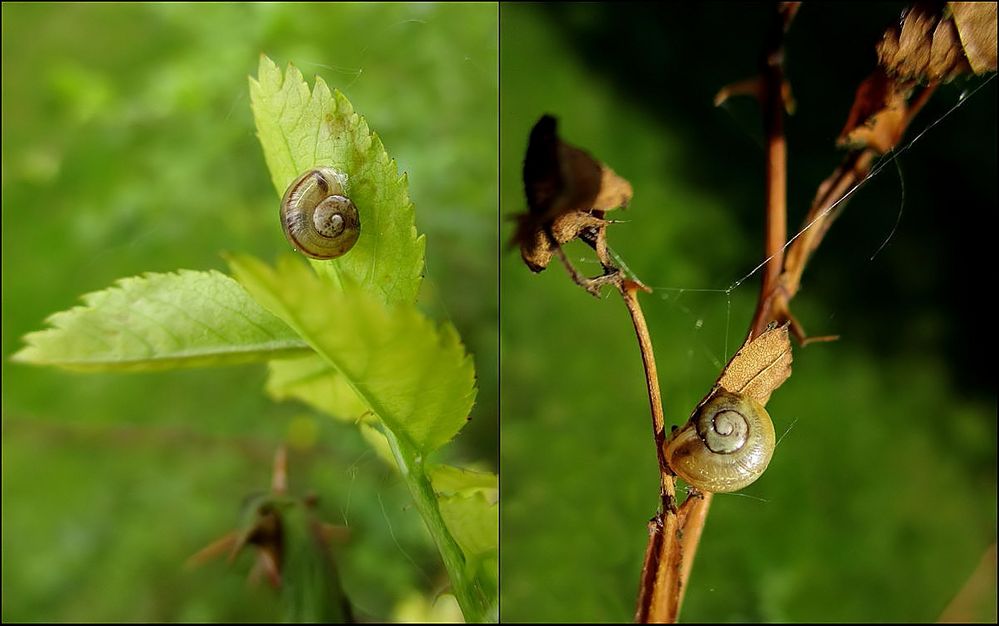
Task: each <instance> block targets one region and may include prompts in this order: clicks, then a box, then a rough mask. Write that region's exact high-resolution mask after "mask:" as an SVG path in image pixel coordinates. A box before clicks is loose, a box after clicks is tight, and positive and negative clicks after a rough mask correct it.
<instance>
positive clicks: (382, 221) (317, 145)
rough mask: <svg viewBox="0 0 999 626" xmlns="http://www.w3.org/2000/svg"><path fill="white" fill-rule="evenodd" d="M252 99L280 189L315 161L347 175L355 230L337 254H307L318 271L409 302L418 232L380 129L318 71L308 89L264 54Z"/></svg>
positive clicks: (417, 263) (416, 270)
mask: <svg viewBox="0 0 999 626" xmlns="http://www.w3.org/2000/svg"><path fill="white" fill-rule="evenodd" d="M250 101H251V104H252V106H253V116H254V119H255V120H256V124H257V135H258V137H259V138H260V144H261V146H263V150H264V157H265V158H266V160H267V166H268V167H269V168H270V171H271V179H272V180H273V181H274V187H275V188H276V189H277V192H278V195H279V196H281V195H283V194H284V191H285V189H286V188H287V187H288V185H289V184H290V183H291V182H292V181H293V180H294V179H295V178H296V177H298V176H299V175H300V174H302V173H303V172H305V171H307V170H309V169H312V168H313V167H316V166H318V165H328V166H332V167H334V168H335V169H337V170H339V171H340V172H342V173H344V174H346V176H347V182H348V188H347V194H348V195H349V196H350V198H351V200H353V202H354V204H355V205H357V210H358V212H359V214H360V219H361V236H360V238H359V239H358V241H357V243H356V244H355V245H354V247H353V248H352V249H351V250H350V252H348V253H347V254H345V255H344V256H342V257H340V258H338V259H333V260H329V261H316V260H311V261H310V262H311V263H312V264H313V266H314V267H315V268H316V271H317V272H319V273H320V274H321V275H324V276H326V277H328V278H330V279H331V282H333V283H334V284H337V285H342V284H343V282H345V281H349V282H354V283H357V284H359V285H362V286H364V287H365V288H366V289H367V290H369V291H371V292H373V293H376V294H378V295H379V296H380V297H381V299H382V300H383V301H384V302H387V303H399V302H413V301H414V300H415V299H416V294H417V292H418V291H419V289H420V282H421V280H422V278H423V260H424V247H425V239H424V237H423V236H422V235H421V236H417V234H416V225H415V222H414V217H413V203H412V202H411V201H410V199H409V191H408V187H409V185H408V181H407V179H406V176H405V175H402V176H400V175H399V171H398V168H397V167H396V163H395V161H393V160H391V159H389V157H388V154H386V152H385V147H384V146H383V145H382V142H381V140H380V139H379V138H378V135H377V134H375V133H372V132H371V131H370V130H369V129H368V125H367V123H366V122H365V121H364V118H363V117H361V116H360V115H358V114H356V113H354V108H353V107H352V106H351V104H350V102H349V101H348V100H347V98H346V97H345V96H344V95H343V94H342V93H340V92H339V91H335V92H332V93H331V92H330V89H329V87H327V86H326V83H325V81H323V79H322V78H320V77H316V84H315V87H314V88H313V89H312V90H311V91H310V90H309V86H308V85H307V84H306V83H305V80H304V79H303V77H302V73H301V72H300V71H299V70H298V69H297V68H295V67H294V66H292V65H289V66H288V70H287V71H286V72H285V73H284V74H282V72H281V70H280V69H278V67H277V65H275V63H274V62H273V61H271V60H270V59H269V58H268V57H266V56H263V55H261V57H260V68H259V70H258V72H257V78H256V79H253V78H250ZM276 215H277V207H276V206H275V216H276Z"/></svg>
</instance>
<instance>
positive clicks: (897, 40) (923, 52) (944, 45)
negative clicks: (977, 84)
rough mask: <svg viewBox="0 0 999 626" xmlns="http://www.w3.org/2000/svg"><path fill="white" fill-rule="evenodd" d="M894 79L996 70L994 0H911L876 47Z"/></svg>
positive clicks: (931, 78) (923, 79)
mask: <svg viewBox="0 0 999 626" xmlns="http://www.w3.org/2000/svg"><path fill="white" fill-rule="evenodd" d="M877 51H878V62H879V64H880V66H881V67H883V68H884V70H885V71H886V72H887V73H888V75H889V76H891V77H892V78H894V79H895V80H897V81H902V82H905V81H920V82H936V81H949V80H952V79H954V78H955V77H957V76H959V75H961V74H969V73H973V74H982V73H984V72H994V71H995V70H996V3H995V2H948V3H947V4H946V5H944V6H941V5H938V4H933V3H916V4H915V5H913V6H912V8H910V9H909V10H908V11H907V12H906V13H905V15H904V16H903V18H902V21H901V23H900V24H899V25H898V26H893V27H891V28H889V29H888V30H887V31H886V32H885V34H884V37H883V38H882V40H881V42H880V43H879V44H878V46H877Z"/></svg>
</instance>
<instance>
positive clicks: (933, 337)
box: [500, 3, 997, 622]
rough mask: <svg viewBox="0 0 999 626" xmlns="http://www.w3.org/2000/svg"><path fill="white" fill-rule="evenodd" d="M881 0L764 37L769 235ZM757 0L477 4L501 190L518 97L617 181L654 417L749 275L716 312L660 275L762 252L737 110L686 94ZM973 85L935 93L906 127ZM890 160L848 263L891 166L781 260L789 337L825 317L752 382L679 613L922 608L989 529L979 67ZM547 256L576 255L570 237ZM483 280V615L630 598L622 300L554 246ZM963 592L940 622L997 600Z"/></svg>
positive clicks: (732, 49)
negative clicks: (626, 202)
mask: <svg viewBox="0 0 999 626" xmlns="http://www.w3.org/2000/svg"><path fill="white" fill-rule="evenodd" d="M903 6H904V5H902V4H900V3H888V4H867V3H865V4H864V5H863V6H860V5H850V4H842V5H830V4H823V3H805V4H804V5H803V6H802V8H801V11H800V13H799V14H798V17H797V19H796V21H795V23H794V25H793V27H792V29H791V32H790V34H789V36H788V40H787V71H788V75H789V78H790V80H791V83H792V86H793V89H794V93H795V96H796V99H797V103H798V110H797V113H796V114H795V115H794V116H793V117H791V118H790V119H789V120H788V122H787V137H788V142H789V166H788V169H789V213H790V214H789V223H790V224H791V228H792V229H794V231H796V229H797V228H798V225H799V224H800V221H801V219H802V217H803V215H804V213H805V211H806V210H807V208H808V205H809V203H810V201H811V198H812V196H813V194H814V192H815V189H816V187H817V186H818V184H819V183H820V182H821V181H822V180H823V179H824V178H825V177H826V176H827V175H829V174H830V173H831V172H832V170H833V169H834V168H835V166H836V165H837V164H838V162H839V161H840V159H841V158H842V155H841V154H840V153H838V152H837V151H836V150H835V148H834V141H835V138H836V136H837V135H838V133H839V131H840V129H841V128H842V125H843V123H844V122H845V120H846V116H847V112H848V111H849V108H850V104H851V102H852V100H853V96H854V90H855V89H856V86H857V85H858V83H859V82H860V81H861V80H862V79H863V78H864V77H865V76H866V75H867V74H868V73H869V72H870V71H871V69H872V68H873V65H874V62H875V56H874V43H875V42H876V41H877V40H878V38H879V37H880V34H881V33H882V32H883V31H884V28H885V27H887V26H888V25H890V24H892V23H895V22H896V20H897V19H898V16H899V15H900V13H901V10H902V8H903ZM770 9H771V5H765V4H717V3H711V4H701V3H681V4H672V5H670V7H669V9H668V10H665V9H662V8H660V7H656V6H655V5H627V4H623V3H614V4H604V5H600V4H585V5H582V4H580V5H577V4H557V5H547V6H542V5H523V4H503V5H502V6H501V10H500V85H501V90H500V92H501V93H500V111H501V113H500V128H501V137H500V145H501V155H500V164H501V175H500V181H501V182H500V193H501V213H503V214H504V215H507V216H508V215H511V214H514V213H517V212H520V211H522V210H524V208H525V206H526V205H525V201H524V199H523V191H522V184H521V179H520V176H521V163H522V159H523V155H524V150H525V148H526V142H527V137H528V133H529V131H530V129H531V126H532V125H533V124H534V122H535V121H536V120H537V119H538V117H540V116H541V115H542V114H543V113H551V114H554V115H557V116H558V117H559V119H560V131H561V134H562V136H563V137H564V138H565V139H567V140H568V141H570V142H572V143H575V144H577V145H580V146H583V147H585V148H587V149H588V150H590V151H591V152H592V153H593V154H594V155H596V156H597V157H598V158H600V159H601V160H603V161H605V162H606V163H607V164H609V165H610V166H611V167H613V168H614V169H615V170H616V171H617V172H618V173H619V174H621V175H622V176H624V177H626V178H628V179H629V180H630V181H631V182H632V184H633V185H634V189H635V197H634V200H633V202H632V205H631V206H630V207H629V208H628V210H627V211H624V212H620V213H616V214H614V215H613V217H614V218H616V219H622V220H626V221H627V223H624V224H619V225H614V226H612V227H611V228H610V231H609V240H610V243H611V246H612V247H613V248H614V249H615V251H617V252H618V253H619V254H620V255H621V256H622V257H623V258H624V260H625V261H626V262H627V264H628V265H629V267H630V268H631V270H633V271H634V272H635V273H636V274H637V276H638V277H639V278H641V279H642V280H643V281H644V282H645V283H647V284H649V285H651V286H654V287H657V288H660V289H657V290H656V291H655V292H654V293H653V294H650V295H644V296H642V302H643V306H644V308H645V314H646V317H647V318H648V322H649V325H650V326H651V332H652V337H653V342H654V344H655V347H656V351H657V352H656V358H657V360H658V364H659V374H660V382H661V384H662V388H663V396H664V402H665V411H666V416H667V420H668V422H670V423H672V424H679V423H681V422H683V421H685V420H686V418H687V417H688V415H689V413H690V411H691V410H692V408H693V407H694V406H695V404H696V403H697V401H699V400H700V399H701V397H702V396H703V395H704V394H705V393H706V392H707V391H708V389H709V388H710V386H711V384H712V383H713V382H714V380H715V378H716V377H717V375H718V373H719V371H720V368H721V364H722V363H724V362H725V361H726V360H727V357H728V356H729V355H730V354H731V353H732V352H733V351H734V350H735V349H736V348H737V347H738V345H739V344H740V343H741V342H742V340H743V338H744V337H745V332H746V329H747V326H748V323H749V319H750V317H751V316H752V310H753V307H754V304H755V301H756V296H757V291H758V289H759V282H758V281H759V276H758V275H756V276H754V277H753V278H752V279H751V280H748V281H746V283H745V284H743V285H742V286H741V287H740V288H738V289H736V290H735V291H734V292H733V293H732V295H731V307H729V299H728V297H727V296H726V295H725V294H724V293H717V292H706V293H705V292H690V291H688V292H683V293H681V292H679V291H675V290H670V289H663V288H687V289H691V288H696V289H720V290H723V289H725V288H726V287H727V286H728V285H730V284H731V283H733V282H734V281H735V280H737V279H738V278H740V277H742V276H744V275H745V274H747V273H748V272H749V271H750V270H751V269H752V268H753V267H754V266H756V265H757V263H759V262H760V260H761V258H762V228H763V225H762V199H763V150H762V143H761V142H762V132H761V130H760V126H761V123H760V115H759V108H758V106H757V105H756V103H755V102H753V101H751V100H748V99H738V100H733V101H732V102H731V103H730V104H728V105H726V106H724V107H723V108H720V109H715V108H713V107H712V98H713V96H714V94H715V92H716V91H717V90H718V89H719V88H720V87H721V86H723V85H725V84H727V83H729V82H733V81H738V80H741V79H744V78H747V77H749V76H751V75H753V74H754V73H755V72H756V68H757V58H758V54H759V52H760V50H761V46H762V45H763V41H764V37H765V35H766V29H767V26H768V23H769V22H768V20H769V11H770ZM982 82H983V79H974V80H968V81H958V82H956V83H954V84H951V85H947V86H945V87H943V88H941V89H940V90H939V92H938V93H937V94H936V95H935V96H934V98H933V100H932V101H931V103H930V104H929V105H928V106H927V108H926V109H925V110H924V111H923V113H921V114H920V116H919V118H918V119H917V121H916V122H915V123H914V126H913V132H912V133H911V134H910V137H912V136H914V135H915V134H916V133H918V131H919V130H921V129H922V128H925V127H926V126H927V125H928V124H929V123H930V122H932V121H933V120H936V119H937V118H939V117H940V116H942V115H943V114H944V113H945V112H946V110H947V109H948V108H950V107H951V106H953V105H954V104H956V103H957V102H958V100H959V98H961V96H962V92H965V91H970V90H971V89H973V88H974V87H976V86H978V85H980V84H981V83H982ZM900 165H901V169H902V172H903V175H904V196H905V199H904V210H903V213H902V216H901V223H900V224H899V227H898V230H897V232H896V233H895V234H894V236H893V237H892V239H891V241H890V242H889V243H888V245H887V246H886V247H885V248H884V249H883V250H882V251H881V252H880V254H878V255H877V256H876V257H875V258H874V260H873V261H872V260H870V257H871V256H872V255H873V254H874V252H875V250H877V249H878V247H879V245H880V244H881V242H882V241H883V240H884V239H885V238H886V237H887V235H888V233H889V232H890V231H891V229H892V225H893V224H894V223H895V220H896V217H897V215H898V213H899V206H900V203H901V196H902V193H903V192H902V188H903V185H902V184H901V183H900V181H899V176H898V173H897V172H896V170H895V168H894V167H893V166H889V167H888V168H886V169H885V170H884V171H883V172H882V174H881V175H880V176H878V177H877V178H875V179H874V180H872V181H871V182H870V183H869V184H868V185H866V186H865V187H864V188H863V189H862V190H860V191H859V192H858V193H857V194H856V195H855V196H854V198H853V199H852V201H851V202H850V204H849V206H848V208H847V210H846V212H845V213H844V214H843V216H842V217H841V218H840V220H839V221H838V222H837V223H836V224H835V225H834V226H833V228H832V230H831V232H830V234H829V236H828V237H827V239H826V241H825V242H824V243H823V245H822V247H821V248H820V249H819V251H818V253H817V255H816V256H815V257H814V258H813V260H812V262H811V263H810V265H809V267H808V269H807V271H806V272H805V275H804V284H803V288H802V291H801V293H800V295H799V296H798V297H797V298H796V299H795V300H794V302H793V303H792V308H793V311H794V313H795V314H796V316H797V317H798V318H799V319H800V320H801V322H802V323H803V324H804V326H805V328H806V329H807V330H808V331H809V332H810V333H811V334H813V335H828V334H839V335H841V336H842V338H841V339H840V340H839V341H838V342H835V343H827V344H817V345H812V346H809V347H807V348H805V349H796V350H795V355H794V358H795V363H794V374H793V375H792V377H791V378H790V380H789V381H788V382H787V383H785V385H784V386H783V387H782V388H781V389H780V390H779V391H778V392H777V393H775V394H774V396H773V399H772V400H771V401H770V403H769V405H768V409H769V411H770V413H771V415H772V416H773V418H774V420H775V427H776V429H777V431H778V436H780V434H782V433H786V435H785V436H784V438H783V439H782V441H781V443H780V445H779V446H778V448H777V451H776V454H775V456H774V459H773V461H772V463H771V465H770V468H769V469H768V471H767V473H766V474H765V475H764V476H763V478H762V479H761V480H759V481H758V482H757V483H756V484H754V485H752V486H751V487H749V488H748V489H746V490H745V491H744V492H743V493H742V494H737V495H724V496H719V497H717V498H715V500H714V504H713V506H712V509H711V512H710V515H709V517H708V521H707V526H706V528H705V532H704V536H703V539H702V542H701V548H700V552H699V554H698V555H697V560H696V562H695V565H694V569H693V574H692V578H691V580H690V585H689V588H688V589H687V594H686V600H685V604H684V607H683V613H682V615H681V618H682V619H684V620H686V621H703V622H711V621H723V622H726V621H743V620H747V621H757V620H760V621H763V620H767V621H791V622H793V621H798V620H802V621H816V620H817V621H841V620H842V621H866V620H872V621H909V620H914V621H935V620H936V619H937V618H938V617H940V615H941V613H942V612H943V611H944V607H945V606H947V604H948V603H949V602H950V601H951V600H952V599H953V598H954V597H955V595H956V594H957V593H958V591H959V590H960V589H961V588H962V586H964V585H965V583H966V581H968V580H969V577H971V575H972V572H973V571H974V570H975V568H976V566H977V565H978V563H979V560H980V559H981V558H982V556H983V553H985V551H986V549H987V547H988V546H989V545H990V544H993V543H994V542H995V537H996V474H995V471H996V443H995V442H996V419H995V418H996V396H995V387H994V385H995V367H994V366H993V364H992V359H993V356H992V354H991V352H992V348H993V346H994V344H995V342H994V340H993V337H994V335H993V332H994V328H995V316H994V314H993V312H992V310H991V309H992V307H991V305H988V304H986V302H988V301H990V300H991V297H992V295H993V294H992V293H991V292H990V291H989V288H990V286H991V285H994V276H993V274H992V270H993V268H994V258H993V256H994V255H993V250H994V242H992V241H991V238H992V237H993V233H994V232H995V231H994V227H993V224H994V218H995V210H996V206H997V205H996V81H995V80H992V81H991V82H989V83H988V84H987V85H986V86H985V87H984V89H982V90H981V91H979V92H977V93H976V94H975V95H974V96H972V97H971V98H970V99H969V100H968V101H967V102H966V103H965V104H964V105H963V106H961V107H960V108H959V109H958V110H957V111H955V112H954V113H953V114H952V115H951V116H950V117H948V118H947V119H945V120H944V121H942V122H941V123H940V124H939V125H938V126H936V127H935V128H933V129H932V130H930V131H929V132H927V133H926V135H925V136H924V137H923V138H922V139H921V140H920V141H918V142H917V143H916V144H915V145H914V146H913V147H912V149H911V150H909V151H908V152H907V153H905V154H904V155H903V156H902V157H901V158H900ZM983 222H985V223H983ZM511 230H512V228H511V224H509V223H506V224H504V233H503V236H504V237H505V238H506V237H509V236H510V234H511ZM570 257H572V258H573V259H577V260H578V259H581V258H586V259H593V255H592V253H590V252H588V251H587V250H586V249H585V248H584V247H583V246H581V245H580V244H578V243H577V244H572V245H571V246H570ZM578 266H579V267H581V268H583V269H587V270H589V271H590V273H591V274H595V273H597V272H598V266H597V265H595V264H594V263H593V262H592V261H590V262H589V263H588V262H586V261H581V262H578ZM501 283H502V287H501V311H502V313H501V352H502V364H501V383H502V385H501V389H502V390H501V406H502V414H503V418H502V427H501V449H502V458H503V463H502V476H503V479H502V490H503V492H502V502H503V508H502V525H501V546H502V590H501V601H502V616H503V618H504V619H505V620H510V621H520V620H523V621H527V620H541V621H544V620H560V621H569V622H572V621H577V620H580V621H605V620H628V619H630V618H631V616H632V615H633V613H634V609H635V597H636V592H637V586H638V580H639V572H640V568H641V565H642V557H643V552H644V548H645V544H646V537H647V533H646V529H645V524H646V521H647V520H648V519H649V518H650V517H651V516H652V515H653V514H654V512H655V509H656V506H657V500H658V489H657V472H656V464H655V453H654V450H653V447H652V441H651V439H652V438H651V432H650V430H651V429H650V419H649V411H648V403H647V399H646V395H645V389H644V380H643V376H642V366H641V360H640V357H639V353H638V349H637V345H636V342H635V338H634V333H633V331H632V329H631V324H630V321H629V319H628V315H627V313H626V310H625V308H624V305H623V304H622V302H621V301H620V298H618V297H616V296H613V295H609V296H607V297H606V298H605V299H603V300H601V301H597V300H594V299H593V298H592V297H590V296H589V295H588V294H586V293H585V292H584V291H583V290H581V289H580V288H578V287H576V286H575V285H574V284H572V283H571V281H570V280H569V279H568V277H567V275H566V273H565V271H564V270H563V269H562V268H561V267H560V266H559V264H558V263H557V262H555V263H553V265H552V266H551V267H550V268H549V269H548V270H546V271H545V272H544V273H542V274H540V275H533V274H531V273H530V272H529V271H528V270H527V268H526V267H524V266H523V264H522V263H521V261H520V258H519V255H517V254H516V253H515V252H508V253H506V254H505V255H504V256H503V257H502V260H501ZM726 348H727V349H726ZM792 426H793V428H792ZM789 429H790V432H786V431H788V430H789ZM993 555H994V553H993ZM985 571H986V572H987V573H988V574H989V575H990V576H994V571H995V562H994V556H993V561H992V562H991V564H990V565H987V566H986V567H985ZM990 576H986V578H990ZM979 582H981V581H979ZM983 590H984V594H982V595H980V596H979V597H978V598H977V600H976V602H973V603H972V604H973V606H972V609H971V612H970V613H965V614H964V615H965V618H966V619H967V618H969V617H974V618H978V619H983V620H991V621H994V620H995V615H996V613H995V610H996V608H995V607H996V605H995V579H994V577H992V578H991V580H990V581H989V580H986V581H985V586H984V587H983Z"/></svg>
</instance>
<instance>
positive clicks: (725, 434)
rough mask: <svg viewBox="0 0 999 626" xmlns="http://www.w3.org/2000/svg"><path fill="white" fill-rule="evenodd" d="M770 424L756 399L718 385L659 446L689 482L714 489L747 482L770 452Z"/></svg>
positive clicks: (772, 439)
mask: <svg viewBox="0 0 999 626" xmlns="http://www.w3.org/2000/svg"><path fill="white" fill-rule="evenodd" d="M774 442H775V436H774V425H773V422H771V421H770V415H769V414H768V413H767V410H766V409H765V408H763V405H761V404H760V403H759V402H757V401H756V400H754V399H752V398H750V397H749V396H744V395H742V394H737V393H731V392H728V391H725V390H724V389H721V390H719V391H718V392H717V393H715V395H714V396H712V397H711V399H710V400H708V401H707V402H705V403H704V404H703V405H701V407H699V408H698V410H697V412H696V413H694V415H693V416H692V417H691V418H690V420H689V421H688V422H687V423H686V424H684V425H683V426H682V427H680V428H678V429H676V430H674V431H673V433H672V434H671V435H670V437H669V438H668V439H667V440H666V442H665V444H664V445H663V451H664V453H665V456H666V462H667V463H669V466H670V467H671V468H672V469H673V471H674V472H675V473H676V474H677V475H678V476H679V477H680V478H682V479H683V480H685V481H686V482H687V483H688V484H689V485H691V486H693V487H696V488H697V489H700V490H701V491H709V492H713V493H724V492H729V491H738V490H739V489H742V488H743V487H746V486H748V485H749V484H751V483H752V482H753V481H755V480H756V479H757V478H759V477H760V475H761V474H762V473H763V471H764V470H765V469H767V465H768V464H769V463H770V457H771V456H773V452H774V445H775V443H774Z"/></svg>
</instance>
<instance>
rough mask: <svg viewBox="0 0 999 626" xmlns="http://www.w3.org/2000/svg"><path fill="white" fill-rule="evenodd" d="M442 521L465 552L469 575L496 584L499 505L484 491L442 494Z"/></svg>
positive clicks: (440, 499)
mask: <svg viewBox="0 0 999 626" xmlns="http://www.w3.org/2000/svg"><path fill="white" fill-rule="evenodd" d="M439 506H440V510H441V515H442V516H443V518H444V523H446V524H447V527H448V530H450V531H451V535H452V536H453V537H454V539H455V541H457V542H458V545H459V546H460V547H461V550H462V552H464V553H465V559H466V563H467V567H468V568H469V569H470V570H471V571H470V572H469V574H470V575H471V576H474V577H476V578H478V579H480V580H481V581H482V582H484V583H485V582H488V583H489V584H490V586H495V584H496V581H497V579H498V567H497V565H498V563H497V556H498V554H499V504H498V503H497V502H496V501H495V500H490V499H489V498H488V497H486V495H485V494H483V493H480V492H476V493H473V494H471V495H467V496H466V495H453V496H442V497H440V498H439Z"/></svg>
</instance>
